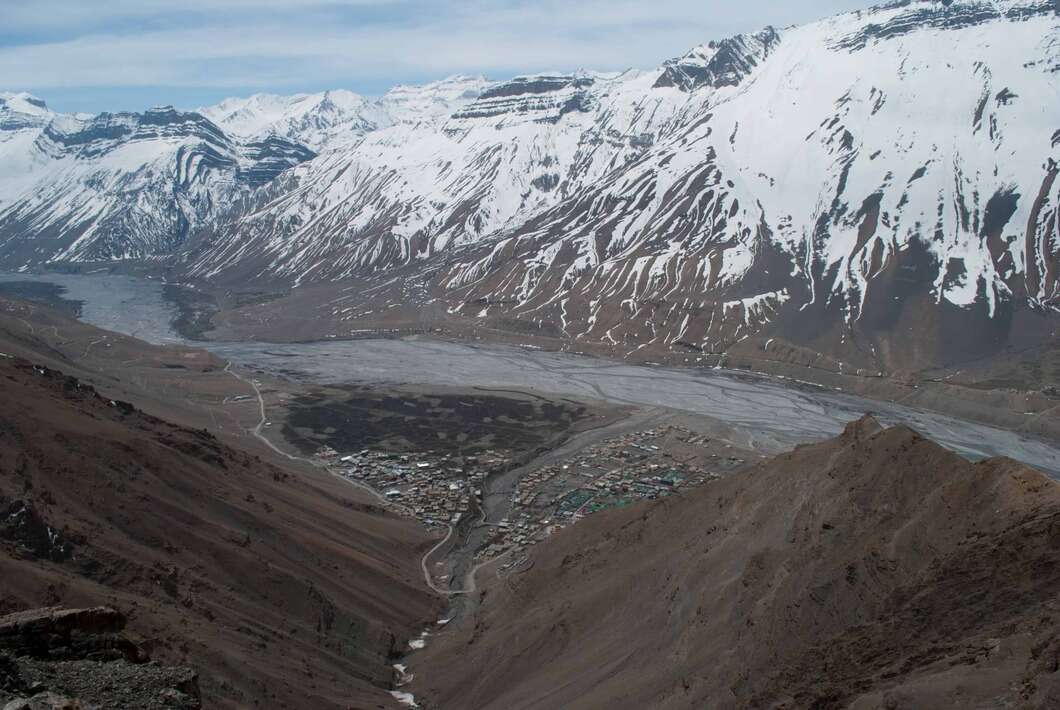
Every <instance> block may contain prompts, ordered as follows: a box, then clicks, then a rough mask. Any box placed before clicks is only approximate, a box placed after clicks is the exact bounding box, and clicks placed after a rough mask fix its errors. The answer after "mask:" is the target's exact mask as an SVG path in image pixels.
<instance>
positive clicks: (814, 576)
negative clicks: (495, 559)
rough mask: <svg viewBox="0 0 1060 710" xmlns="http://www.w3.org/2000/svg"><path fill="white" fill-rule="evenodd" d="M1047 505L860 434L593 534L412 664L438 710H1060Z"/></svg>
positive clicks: (1056, 497)
mask: <svg viewBox="0 0 1060 710" xmlns="http://www.w3.org/2000/svg"><path fill="white" fill-rule="evenodd" d="M1058 613H1060V486H1057V485H1056V484H1055V483H1054V482H1052V481H1050V480H1048V479H1047V478H1046V477H1044V476H1043V475H1041V474H1039V473H1037V472H1036V471H1033V470H1030V469H1028V468H1025V467H1023V466H1021V465H1019V464H1016V463H1014V462H1012V461H1009V460H1001V459H998V460H990V461H984V462H982V463H978V464H971V463H968V462H966V461H965V460H963V459H961V458H959V457H957V456H956V455H954V454H951V453H950V452H948V451H946V450H944V449H942V448H941V447H939V446H937V445H935V444H934V443H932V442H930V441H927V440H925V439H924V438H922V437H920V436H919V435H918V434H916V433H915V432H913V431H911V430H909V429H906V428H893V429H887V430H881V429H880V427H879V425H877V424H876V423H875V421H873V420H872V419H869V418H866V419H864V420H862V421H860V422H857V423H853V424H851V425H850V426H849V427H848V428H847V430H846V431H845V433H844V434H843V435H842V436H841V437H839V438H838V439H836V440H833V441H829V442H826V443H822V444H819V445H814V446H805V447H800V448H798V449H796V450H795V451H794V452H792V453H790V454H786V455H783V456H780V457H778V458H775V459H772V460H770V461H768V462H766V463H764V464H762V465H761V466H759V467H757V468H755V469H753V470H752V471H750V472H749V473H746V474H741V475H739V476H734V477H731V478H728V479H723V480H721V481H718V482H716V483H713V484H710V485H708V486H706V487H704V488H702V489H699V490H697V491H695V492H693V493H691V494H689V495H687V496H686V497H681V498H678V499H674V498H671V499H667V500H664V501H661V502H659V503H658V504H653V505H650V506H646V507H635V508H632V509H627V510H623V511H618V512H613V513H610V514H602V515H598V516H594V517H592V518H590V519H588V520H587V521H586V522H584V523H582V524H579V525H577V526H575V527H573V528H570V529H568V530H567V531H565V532H563V533H561V534H560V535H558V536H557V537H556V538H554V539H553V540H552V541H551V542H549V543H548V544H545V545H543V546H541V548H540V549H539V552H538V553H537V554H536V557H535V559H534V561H533V565H532V567H531V568H530V569H529V570H528V571H526V572H524V573H523V574H522V575H521V576H514V577H511V578H508V579H507V580H501V581H495V582H493V583H492V585H491V586H490V588H489V589H488V590H487V592H486V594H485V598H484V600H483V602H482V605H481V608H480V611H479V614H478V616H477V617H474V618H469V619H467V620H465V621H464V622H463V623H462V624H461V625H460V626H459V627H458V628H456V629H454V630H453V631H450V632H446V633H444V634H441V635H439V636H438V638H436V639H434V640H433V641H432V643H431V644H430V645H429V646H428V648H427V650H426V651H425V652H423V653H422V654H420V655H419V657H417V656H416V655H413V656H412V657H410V659H409V661H408V662H409V663H410V665H411V666H412V669H413V670H414V671H415V673H416V681H415V683H414V684H413V685H414V687H413V690H414V691H415V693H416V697H417V699H418V700H421V701H422V702H425V703H426V705H427V706H429V707H442V708H559V707H564V708H601V707H615V708H618V707H623V708H625V707H637V708H706V707H710V708H751V707H772V708H775V707H784V708H843V707H848V708H929V707H930V708H943V707H950V708H968V707H977V708H978V707H1041V708H1045V707H1060V673H1058V672H1057V669H1058V668H1060V627H1058V622H1057V619H1058Z"/></svg>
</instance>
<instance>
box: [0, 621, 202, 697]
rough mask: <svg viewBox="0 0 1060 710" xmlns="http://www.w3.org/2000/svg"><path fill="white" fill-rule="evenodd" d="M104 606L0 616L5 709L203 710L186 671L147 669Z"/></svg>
mask: <svg viewBox="0 0 1060 710" xmlns="http://www.w3.org/2000/svg"><path fill="white" fill-rule="evenodd" d="M125 623H126V619H125V617H124V616H123V615H122V614H120V613H119V612H117V611H115V610H114V609H109V608H107V607H95V608H92V609H63V608H59V607H52V608H43V609H32V610H29V611H24V612H19V613H16V614H9V615H7V616H3V617H0V702H2V703H4V708H5V710H103V709H105V708H119V707H120V708H127V709H129V710H132V708H144V709H146V708H159V709H161V708H182V709H185V710H197V709H198V708H201V707H202V702H201V698H200V694H199V684H198V678H197V676H196V674H195V672H194V671H193V670H191V669H190V668H167V667H164V666H162V665H160V664H158V663H149V661H150V655H149V654H148V653H147V652H146V651H145V650H144V649H143V648H141V647H140V646H138V645H137V644H136V643H134V642H133V641H132V640H131V639H130V638H128V637H127V636H126V635H125V634H123V633H122V631H123V629H124V628H125Z"/></svg>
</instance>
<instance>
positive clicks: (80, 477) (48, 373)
mask: <svg viewBox="0 0 1060 710" xmlns="http://www.w3.org/2000/svg"><path fill="white" fill-rule="evenodd" d="M7 305H9V304H7V303H5V306H7ZM15 305H16V306H17V304H15ZM5 310H6V309H5ZM38 310H40V309H39V307H36V308H34V309H32V310H30V309H23V310H21V311H15V312H16V313H18V314H19V318H16V319H13V320H14V321H18V322H17V326H16V325H13V326H12V327H11V328H8V327H7V316H6V312H5V317H4V319H0V353H2V354H0V397H2V399H3V401H5V402H9V403H11V402H17V403H18V407H5V408H3V410H2V411H0V579H2V580H3V583H2V585H0V586H2V591H3V594H2V595H0V598H2V602H0V612H13V611H21V610H24V609H29V608H33V607H37V606H40V605H41V604H42V603H44V604H62V605H68V606H75V607H80V606H93V605H100V604H104V605H107V606H110V607H112V608H114V609H117V610H119V611H121V612H122V613H124V614H125V615H126V616H127V617H128V620H129V632H130V633H131V634H133V635H135V636H136V637H137V638H138V639H140V640H141V641H140V643H141V645H142V646H144V647H145V649H147V650H148V651H150V653H151V654H152V655H153V656H154V657H155V658H157V659H158V660H160V661H162V662H164V663H172V664H181V665H190V666H192V667H193V668H195V669H196V670H197V671H198V672H199V673H200V684H201V689H202V695H203V702H204V705H205V706H206V707H248V706H251V705H262V706H269V707H285V706H286V707H307V706H312V707H336V708H338V707H347V706H349V705H350V704H352V705H354V706H356V707H375V706H376V705H377V704H380V703H382V704H384V706H389V705H388V704H389V703H391V702H392V698H390V696H389V694H388V692H387V689H388V687H389V684H390V681H391V672H392V671H391V669H390V658H389V657H390V654H391V652H392V650H393V649H395V648H398V647H400V646H401V645H402V644H403V643H404V639H405V638H408V637H409V636H410V635H412V634H413V628H414V627H416V626H418V624H419V623H421V622H422V620H423V619H425V618H435V617H434V614H436V613H437V611H436V604H437V600H436V599H435V597H434V596H433V595H432V594H431V593H430V592H429V591H428V590H427V589H426V587H425V585H424V583H423V580H422V578H421V576H420V571H419V568H418V565H417V560H418V557H419V555H420V554H421V553H422V551H423V548H424V547H426V546H427V545H428V544H429V543H428V541H427V540H426V539H424V537H423V534H422V532H421V531H420V530H419V529H418V528H417V527H416V526H414V525H413V524H411V523H409V522H407V521H403V520H399V519H397V518H395V517H393V516H392V515H390V514H388V513H385V512H384V511H383V510H381V509H379V508H378V507H377V506H374V505H371V504H366V503H363V502H360V501H361V498H360V496H359V495H358V494H357V493H356V492H355V491H354V490H353V489H352V488H351V487H350V486H349V485H348V484H345V483H343V482H341V481H339V480H337V479H335V478H333V477H330V476H327V475H325V474H322V473H316V472H311V471H297V472H295V471H292V470H289V469H283V468H278V467H277V466H275V465H272V464H270V463H267V462H265V461H263V460H262V459H260V458H258V457H257V456H255V455H253V454H248V453H246V452H245V451H241V450H238V449H235V448H232V447H231V446H230V445H228V444H226V443H225V442H224V441H222V440H219V439H217V438H215V436H214V435H213V434H211V433H209V432H207V431H206V430H204V429H196V428H191V427H189V426H179V425H176V424H173V423H170V422H168V421H166V420H163V419H160V418H158V417H155V416H152V415H149V414H147V413H145V412H144V411H142V410H141V409H139V408H137V407H135V406H133V405H131V404H129V403H127V402H123V401H120V400H117V399H113V398H112V397H110V396H107V395H106V394H102V393H101V392H100V391H99V390H97V389H96V387H93V386H91V385H89V384H87V383H86V382H85V381H84V380H81V379H78V378H76V377H72V376H69V375H64V374H63V373H62V372H60V371H58V370H56V369H54V368H53V367H51V366H47V365H42V364H36V365H35V364H34V362H33V361H31V360H27V359H24V358H22V357H19V356H16V355H13V353H23V354H27V353H33V352H34V351H35V349H36V350H39V351H40V352H39V357H40V360H39V361H38V362H53V361H56V360H59V361H61V360H62V359H63V355H62V354H61V352H60V348H59V346H56V347H47V346H44V345H42V344H41V343H42V342H43V341H41V339H38V338H36V337H35V336H33V335H32V334H33V333H35V332H36V330H35V328H40V329H41V330H42V331H43V330H44V328H45V327H47V328H48V330H49V333H51V332H52V329H53V328H56V329H55V330H54V334H55V336H56V338H57V339H59V338H58V336H59V334H60V331H59V330H58V329H57V326H55V325H48V326H45V325H44V324H43V321H40V320H38V321H37V325H36V326H34V323H32V322H30V323H28V325H29V326H33V327H27V324H26V319H28V318H34V317H35V316H34V315H33V314H34V313H36V311H38ZM19 319H21V321H19ZM48 322H49V323H56V322H59V323H60V325H62V323H63V322H64V321H62V319H60V320H59V321H55V320H52V321H48ZM84 327H85V326H81V328H84ZM61 332H62V334H63V335H64V336H65V337H67V338H71V337H77V336H78V331H77V330H76V329H73V328H71V329H67V328H65V327H64V328H63V330H62V331H61ZM59 340H60V341H61V339H59ZM93 340H94V341H95V345H96V349H97V350H99V352H98V353H94V354H93V355H91V356H89V350H90V349H91V347H81V348H77V350H78V352H80V353H81V358H80V359H81V360H82V362H81V364H80V365H78V366H77V367H78V368H80V369H91V368H92V367H94V363H97V362H99V361H101V360H106V359H108V358H109V359H117V360H118V362H116V363H114V364H115V366H116V367H118V368H119V370H120V368H121V364H120V363H121V361H122V360H124V361H125V362H126V363H127V365H126V369H129V368H135V367H138V365H136V363H145V362H150V361H151V360H152V359H155V358H159V357H162V358H165V359H171V358H169V357H168V356H167V355H166V353H165V351H166V350H167V349H164V348H153V347H151V346H147V345H146V344H143V343H139V344H138V345H137V343H136V341H133V340H132V339H128V338H114V339H113V341H112V340H108V339H107V338H104V337H101V336H99V335H98V334H97V335H96V337H95V338H91V339H90V340H89V341H88V342H89V343H91V342H92V341H93ZM62 347H66V346H62ZM156 351H157V352H156ZM180 359H184V358H182V357H181V356H180V355H178V356H177V360H180ZM206 359H207V360H210V358H206ZM193 362H195V363H196V364H195V365H193ZM199 366H202V368H203V374H202V375H201V376H202V377H205V378H210V377H212V375H210V374H209V373H210V372H211V371H214V372H219V371H220V370H219V368H218V367H217V364H216V362H213V363H212V364H210V363H209V362H204V361H203V360H202V359H201V358H199V359H196V358H195V357H192V358H191V359H186V362H185V363H184V364H174V365H169V366H167V367H176V368H178V370H177V372H178V373H182V374H180V377H181V378H183V380H184V384H180V382H179V381H176V382H175V383H173V382H172V381H171V384H170V385H169V386H167V385H166V384H165V382H166V379H165V377H164V376H163V377H162V379H161V381H160V384H161V390H162V392H155V391H154V390H152V394H151V395H149V396H148V398H147V401H149V402H150V403H151V406H152V407H155V408H164V407H165V406H167V405H165V397H168V398H169V399H170V400H172V404H171V405H168V406H170V407H171V408H172V410H173V411H174V413H175V414H178V415H179V417H180V419H182V420H191V419H193V418H194V411H195V410H196V408H197V404H196V402H195V401H194V400H193V399H191V398H195V399H198V395H197V393H196V390H197V387H196V386H195V385H194V383H192V382H191V381H192V380H194V379H195V378H196V377H197V375H196V372H198V370H196V369H193V368H194V367H199ZM132 372H134V370H130V371H129V372H128V373H123V374H122V381H123V382H122V383H121V384H119V383H118V381H117V380H116V379H115V378H114V377H113V376H112V375H111V374H110V371H109V370H103V371H100V372H97V373H96V374H95V375H94V378H95V379H97V380H98V381H100V382H107V383H112V384H111V385H110V387H111V388H112V389H118V388H119V387H121V388H125V389H129V390H131V389H133V388H135V380H136V379H137V375H135V374H132ZM126 374H129V375H130V377H131V380H132V381H127V378H126V377H125V375H126ZM232 382H235V380H232ZM236 384H238V383H236ZM101 389H102V387H101ZM237 391H238V392H242V389H240V390H237ZM174 392H180V393H181V395H180V396H175V395H174ZM167 393H168V394H167ZM185 398H187V399H185ZM198 414H199V416H206V415H205V414H203V412H201V411H199V413H198ZM207 421H209V417H207ZM227 423H228V422H226V424H227ZM237 423H238V422H237ZM213 424H214V425H215V426H216V425H218V422H217V421H216V420H215V421H214V422H213Z"/></svg>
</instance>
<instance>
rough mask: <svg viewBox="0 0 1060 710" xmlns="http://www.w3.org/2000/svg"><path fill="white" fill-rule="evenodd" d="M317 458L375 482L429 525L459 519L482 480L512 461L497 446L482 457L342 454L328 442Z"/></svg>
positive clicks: (351, 475) (397, 504)
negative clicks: (327, 445)
mask: <svg viewBox="0 0 1060 710" xmlns="http://www.w3.org/2000/svg"><path fill="white" fill-rule="evenodd" d="M314 458H315V459H316V463H318V464H319V465H322V466H324V467H326V468H328V469H329V470H330V471H332V472H333V473H336V474H338V475H340V476H344V477H346V478H349V479H350V480H353V481H357V482H360V483H362V484H364V485H366V486H369V487H371V488H372V489H373V490H375V491H376V492H377V493H379V494H381V495H382V496H384V497H385V498H386V499H387V500H388V501H389V502H391V503H392V504H393V505H394V507H395V508H396V509H398V510H401V511H402V512H404V513H405V514H407V515H411V516H414V517H416V518H417V519H419V520H420V521H422V522H423V523H424V524H426V525H427V526H429V527H445V526H447V525H450V524H455V523H456V522H457V521H458V520H459V519H460V518H461V517H462V516H463V515H464V514H465V513H467V512H468V511H469V510H471V509H472V506H477V496H481V495H482V490H481V486H482V481H483V480H485V478H486V477H487V476H488V475H489V474H490V473H492V472H493V471H496V470H501V469H502V468H504V467H505V466H507V465H508V464H509V458H508V457H507V456H505V455H503V454H501V453H499V452H497V451H493V450H488V451H485V452H483V453H482V454H481V455H478V456H454V455H452V454H442V453H436V452H432V451H426V452H417V453H416V454H414V455H413V454H402V453H386V452H381V451H372V450H369V449H365V450H363V451H359V452H357V453H354V454H345V455H343V454H340V453H339V452H337V451H335V450H334V449H332V448H330V447H324V448H322V449H321V450H320V451H318V452H317V453H316V455H315V457H314Z"/></svg>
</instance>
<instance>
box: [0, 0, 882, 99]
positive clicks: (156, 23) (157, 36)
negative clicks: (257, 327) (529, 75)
mask: <svg viewBox="0 0 1060 710" xmlns="http://www.w3.org/2000/svg"><path fill="white" fill-rule="evenodd" d="M869 4H872V3H871V2H870V1H869V0H810V1H807V0H741V1H740V2H731V0H297V1H295V0H0V17H2V21H0V84H2V86H0V90H5V89H6V90H25V91H31V92H33V93H35V94H37V95H38V96H40V97H42V98H44V99H46V100H47V101H48V103H49V105H51V106H52V107H53V108H55V109H57V110H61V111H100V110H136V109H142V108H145V107H147V106H151V105H155V104H161V103H172V104H175V105H177V106H181V107H194V106H198V105H202V104H206V103H213V102H215V101H217V100H219V99H220V98H223V97H225V96H231V95H245V94H249V93H253V92H256V91H270V92H277V93H294V92H299V91H319V90H322V89H327V88H338V87H341V88H348V89H352V90H354V91H358V92H361V93H364V94H380V93H383V92H384V91H385V90H386V89H387V88H388V87H390V86H392V85H394V84H397V83H411V82H423V81H429V80H432V79H438V78H442V77H444V76H448V75H451V74H456V73H473V74H485V75H486V76H489V77H491V78H505V77H508V76H512V75H515V74H518V73H523V72H533V71H543V70H549V69H566V70H569V69H577V68H589V69H598V70H603V71H608V70H619V69H625V68H629V67H643V68H647V67H652V66H655V65H657V64H658V63H659V62H661V61H662V60H664V59H667V58H669V57H672V56H675V55H678V54H682V53H683V52H685V51H686V50H687V49H689V48H691V47H693V46H695V45H697V44H700V43H703V42H705V41H707V40H710V39H713V38H719V37H726V36H729V35H732V34H735V33H738V32H744V31H749V30H756V29H759V28H761V27H763V26H765V25H767V24H772V25H774V26H777V27H782V26H786V25H790V24H795V23H799V22H805V21H808V20H812V19H817V18H820V17H824V16H827V15H830V14H833V13H835V12H839V11H842V10H848V9H854V8H858V7H865V6H867V5H869Z"/></svg>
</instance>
